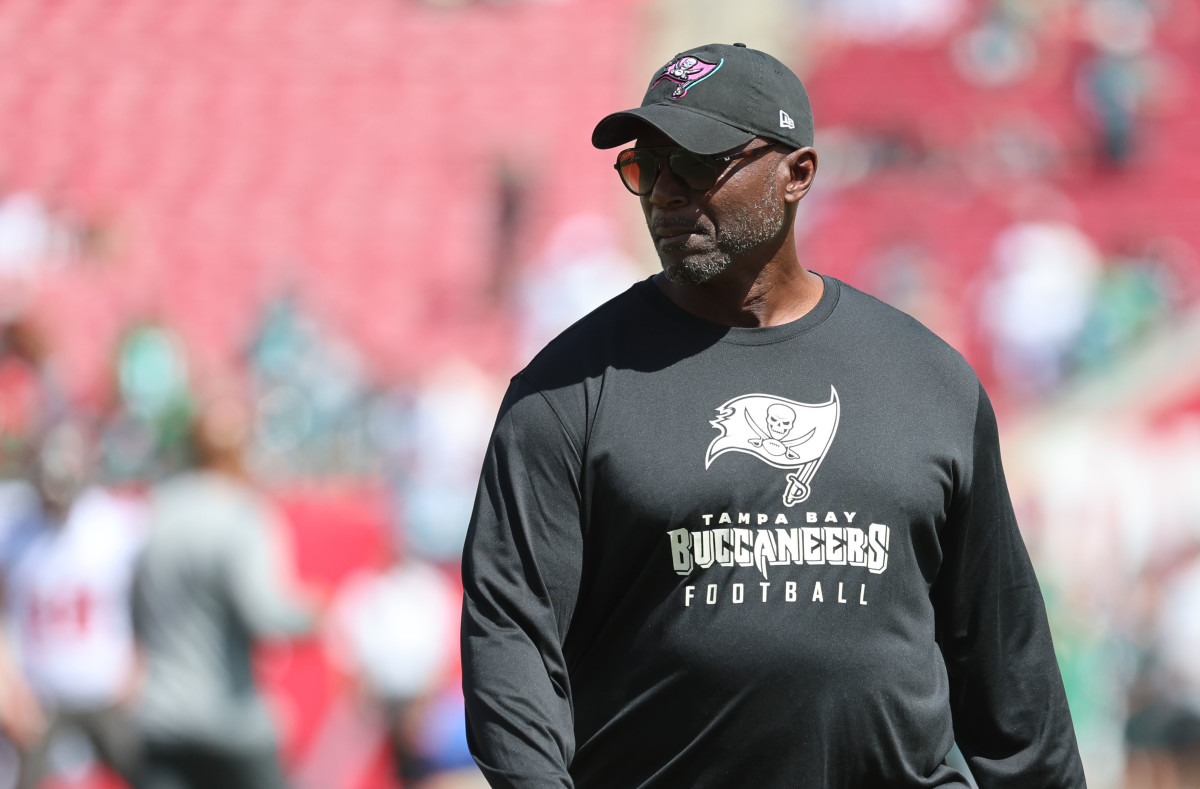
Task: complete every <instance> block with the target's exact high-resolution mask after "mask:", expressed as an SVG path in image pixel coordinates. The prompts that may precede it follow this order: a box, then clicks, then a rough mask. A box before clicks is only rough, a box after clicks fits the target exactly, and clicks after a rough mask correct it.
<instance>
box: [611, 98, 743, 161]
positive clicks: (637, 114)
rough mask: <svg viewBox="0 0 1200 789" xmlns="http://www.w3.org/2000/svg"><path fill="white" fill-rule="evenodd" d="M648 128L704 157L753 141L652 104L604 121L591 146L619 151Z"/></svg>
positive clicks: (705, 119) (698, 116)
mask: <svg viewBox="0 0 1200 789" xmlns="http://www.w3.org/2000/svg"><path fill="white" fill-rule="evenodd" d="M647 126H650V127H651V128H654V129H657V130H658V131H660V132H662V133H663V134H665V135H667V136H668V137H670V138H671V139H672V140H673V141H675V143H677V144H678V145H681V146H683V147H684V148H686V149H688V150H689V151H693V152H695V153H702V154H713V153H724V152H725V151H729V150H733V149H734V148H739V147H741V146H743V145H745V144H746V143H748V142H750V141H751V140H753V139H754V135H753V134H752V133H750V132H748V131H744V130H742V129H739V128H737V127H736V126H730V125H729V124H728V123H725V122H723V121H719V120H717V119H716V118H713V117H711V116H709V115H705V114H704V113H700V112H695V111H694V110H691V109H688V108H687V107H682V106H679V105H675V106H671V105H667V104H650V105H648V106H645V107H638V108H636V109H632V110H625V111H623V112H614V113H613V114H612V115H608V116H606V117H604V118H603V119H602V120H601V121H600V122H599V123H597V124H596V128H595V129H594V130H593V131H592V145H594V146H596V147H597V148H616V147H617V146H618V145H621V144H623V143H627V142H629V141H630V140H635V139H637V138H638V136H640V135H641V134H643V133H644V132H645V131H646V127H647Z"/></svg>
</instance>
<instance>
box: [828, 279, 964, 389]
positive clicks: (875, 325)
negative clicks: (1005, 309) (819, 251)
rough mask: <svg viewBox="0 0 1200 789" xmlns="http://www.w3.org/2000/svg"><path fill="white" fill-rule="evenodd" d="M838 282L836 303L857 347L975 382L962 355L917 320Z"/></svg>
mask: <svg viewBox="0 0 1200 789" xmlns="http://www.w3.org/2000/svg"><path fill="white" fill-rule="evenodd" d="M840 286H841V295H840V305H841V306H842V307H843V308H844V313H843V314H844V317H845V319H846V320H847V322H848V324H849V325H851V326H853V327H854V329H853V331H854V335H855V337H854V340H855V343H856V344H859V347H860V348H863V347H871V348H874V349H875V350H876V351H877V352H878V353H880V354H881V355H886V356H887V357H889V358H893V359H895V360H896V362H898V363H904V364H909V365H915V366H917V367H920V368H923V369H926V370H930V371H936V372H937V373H939V374H941V375H950V376H954V377H961V378H962V379H963V382H964V383H966V384H969V385H971V386H975V385H977V384H978V378H977V377H976V375H975V371H974V369H973V368H972V367H971V365H970V364H969V363H968V362H967V360H966V359H965V358H964V357H963V355H962V354H961V353H960V352H959V351H958V350H957V349H955V348H954V347H953V346H952V345H950V343H948V342H946V340H944V339H943V338H942V337H940V336H938V335H937V334H936V333H935V332H933V331H932V330H931V329H930V328H929V327H927V326H926V325H925V324H923V323H921V321H919V320H917V319H916V318H914V317H913V316H912V315H909V314H908V313H907V312H904V311H903V310H901V309H898V308H896V307H893V306H892V305H890V304H888V303H887V302H885V301H883V300H881V299H879V298H877V297H875V296H872V295H870V294H869V293H866V292H864V291H862V290H859V289H858V288H855V287H854V286H852V285H848V284H846V283H845V282H841V283H840Z"/></svg>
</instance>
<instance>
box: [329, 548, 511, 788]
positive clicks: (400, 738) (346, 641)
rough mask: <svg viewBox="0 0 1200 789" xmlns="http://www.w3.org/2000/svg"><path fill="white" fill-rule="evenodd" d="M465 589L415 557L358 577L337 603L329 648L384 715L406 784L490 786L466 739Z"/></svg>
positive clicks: (373, 709)
mask: <svg viewBox="0 0 1200 789" xmlns="http://www.w3.org/2000/svg"><path fill="white" fill-rule="evenodd" d="M461 595H462V589H461V587H460V586H459V585H458V584H457V582H456V579H454V578H452V577H449V574H448V573H447V572H446V571H445V570H444V569H441V568H439V567H437V566H436V565H433V564H431V563H429V562H427V561H425V560H422V559H420V558H416V557H413V556H409V557H407V558H403V557H401V558H398V559H397V560H396V561H394V562H393V563H392V564H391V566H389V567H386V568H384V569H381V570H379V571H362V572H359V573H357V574H356V575H354V576H352V577H351V578H350V579H348V580H347V581H346V582H345V583H344V584H343V585H342V587H341V589H340V591H339V592H338V595H337V597H336V598H335V600H334V603H333V605H332V607H331V609H330V623H329V624H330V627H329V636H330V653H331V655H332V656H333V657H334V660H335V663H336V664H337V665H338V666H339V667H340V669H341V671H342V672H344V674H345V675H346V677H347V679H348V680H349V681H350V682H352V683H353V686H354V687H355V689H356V692H355V696H357V697H358V698H359V699H360V700H361V701H362V702H365V703H366V704H368V705H369V709H368V710H367V711H368V712H370V713H373V715H374V716H376V717H377V718H378V720H379V721H380V722H381V724H382V729H383V731H384V736H385V738H386V741H387V750H388V752H389V755H390V758H391V768H392V771H393V772H394V775H395V778H396V779H397V781H398V782H399V784H400V785H401V786H403V787H410V788H411V789H435V788H436V789H450V787H463V788H464V789H466V788H467V787H485V786H486V785H487V784H486V782H483V781H482V778H481V776H480V775H479V773H478V771H477V770H476V769H475V766H474V762H473V760H472V759H471V755H470V752H469V751H468V749H467V745H466V727H465V725H464V724H465V721H464V714H463V701H462V692H461V683H462V679H461V671H460V669H459V666H458V656H457V651H458V649H457V647H458V614H459V605H460V600H461ZM342 739H345V738H342ZM310 785H313V786H315V785H316V784H315V783H311V784H310Z"/></svg>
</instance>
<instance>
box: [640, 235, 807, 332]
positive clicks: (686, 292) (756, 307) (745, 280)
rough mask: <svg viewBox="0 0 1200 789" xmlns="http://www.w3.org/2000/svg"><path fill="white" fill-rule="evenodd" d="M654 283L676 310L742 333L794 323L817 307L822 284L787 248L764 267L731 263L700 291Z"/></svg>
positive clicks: (661, 281)
mask: <svg viewBox="0 0 1200 789" xmlns="http://www.w3.org/2000/svg"><path fill="white" fill-rule="evenodd" d="M789 236H790V234H789ZM789 240H790V238H789ZM654 283H655V284H656V285H657V286H658V288H659V290H661V291H662V292H663V294H664V295H666V297H667V298H669V299H670V300H671V301H673V302H674V303H675V304H676V305H677V306H679V307H681V308H682V309H684V310H687V311H688V312H690V313H692V314H693V315H695V316H697V317H700V318H703V319H705V320H707V321H711V322H712V323H718V324H721V325H723V326H739V327H747V328H763V327H767V326H779V325H782V324H784V323H790V322H792V321H794V320H797V319H799V318H801V317H803V316H804V315H806V314H807V313H808V312H809V311H810V310H812V309H813V308H814V307H816V306H817V302H819V301H820V300H821V294H822V293H823V292H824V290H825V282H824V280H822V279H821V277H819V276H818V275H816V274H814V273H812V272H811V271H807V270H805V268H804V267H803V266H802V265H800V260H799V258H797V257H796V251H795V246H794V245H792V244H790V243H789V244H785V245H783V246H782V247H781V248H780V250H779V251H778V252H777V253H776V254H775V255H774V256H772V257H771V258H770V259H769V260H768V261H767V262H766V263H765V264H757V265H755V264H753V263H752V262H751V261H744V260H743V261H734V262H733V263H731V264H730V266H729V268H727V269H726V270H725V271H723V272H721V273H720V274H719V275H717V276H716V277H713V278H712V279H711V280H709V281H708V282H705V283H704V284H701V285H681V284H679V283H676V282H671V281H670V280H668V279H667V278H666V277H665V276H664V275H662V274H659V275H657V276H655V277H654Z"/></svg>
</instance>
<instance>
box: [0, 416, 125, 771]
mask: <svg viewBox="0 0 1200 789" xmlns="http://www.w3.org/2000/svg"><path fill="white" fill-rule="evenodd" d="M95 457H96V455H95V442H94V437H93V436H92V435H91V434H90V431H89V430H88V429H87V428H86V426H85V425H84V424H82V423H81V422H79V421H77V420H66V421H62V422H58V423H56V424H53V425H52V426H50V427H48V428H47V429H46V430H45V432H44V433H43V434H42V435H41V436H40V440H39V441H38V442H37V443H36V445H35V451H34V452H33V457H32V460H31V462H30V463H29V466H28V472H29V478H30V483H31V484H30V485H29V486H28V487H27V488H23V489H22V488H12V489H10V495H9V498H8V507H6V508H5V509H6V512H4V513H3V514H2V516H0V517H3V519H4V520H5V521H6V522H5V523H4V525H3V529H2V532H3V537H2V545H3V548H2V550H0V564H2V566H3V579H4V584H3V591H4V603H5V606H4V608H5V614H6V622H7V626H8V627H7V633H8V634H9V636H10V639H11V649H12V652H13V653H15V655H16V656H17V659H16V666H18V667H19V669H20V674H19V675H14V674H13V673H11V671H5V674H7V676H6V678H5V680H6V685H7V688H6V689H5V693H4V697H5V702H6V704H5V706H6V707H7V710H6V712H7V713H8V714H7V715H6V716H5V717H6V718H7V719H8V721H9V722H10V727H9V732H10V735H11V736H14V738H15V740H16V742H17V744H18V746H19V747H20V751H21V766H20V780H19V782H18V786H19V787H20V789H36V787H37V786H39V785H40V784H41V782H42V780H43V779H45V778H46V777H47V776H48V775H49V774H50V773H51V772H53V771H54V768H55V766H56V765H55V764H54V759H53V757H54V755H55V746H56V745H59V744H61V742H62V740H63V738H64V737H66V736H69V735H71V734H76V735H80V734H81V735H83V736H84V737H86V740H87V742H89V743H90V745H91V747H92V748H93V749H94V751H95V753H96V754H97V755H98V756H99V757H100V760H101V761H102V762H103V763H104V764H105V765H107V766H108V767H109V768H110V769H112V770H114V771H115V772H116V773H117V774H119V775H121V776H123V777H124V778H126V779H127V780H129V779H132V777H133V776H134V774H135V772H136V769H137V765H138V762H139V756H140V754H139V741H138V737H137V733H136V731H135V728H134V725H133V721H132V719H131V717H130V702H131V697H132V695H133V693H134V689H135V686H136V682H137V677H138V669H137V662H136V652H135V648H134V642H133V629H132V623H131V617H130V589H131V585H132V581H133V567H134V562H135V560H136V557H137V555H138V551H139V550H140V549H141V546H142V541H143V537H144V513H143V511H142V508H141V507H140V505H139V504H138V503H137V502H136V501H134V500H132V499H129V498H128V497H122V496H118V495H116V494H114V493H112V492H110V491H108V490H106V489H105V488H103V487H101V486H99V485H97V484H95V479H94V475H95ZM6 651H7V650H6ZM26 683H27V687H28V690H29V691H30V692H28V693H27V692H26ZM10 705H11V706H10Z"/></svg>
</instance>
